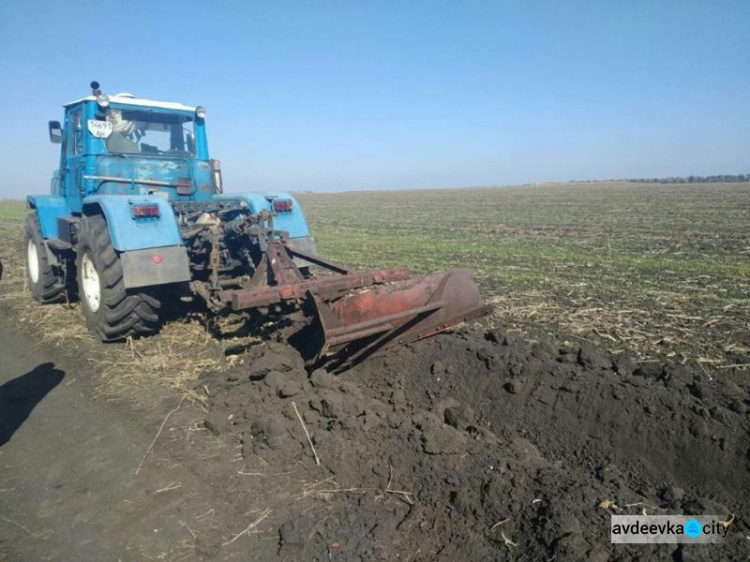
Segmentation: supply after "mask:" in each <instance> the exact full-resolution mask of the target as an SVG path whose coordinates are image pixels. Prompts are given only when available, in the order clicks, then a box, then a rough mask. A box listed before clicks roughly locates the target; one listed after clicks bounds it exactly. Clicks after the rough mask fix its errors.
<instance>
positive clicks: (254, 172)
mask: <svg viewBox="0 0 750 562" xmlns="http://www.w3.org/2000/svg"><path fill="white" fill-rule="evenodd" d="M0 31H1V33H0V55H2V58H1V59H0V60H2V63H0V82H1V83H2V85H3V87H2V90H1V91H0V102H1V103H0V107H2V108H3V109H4V110H5V116H4V119H3V127H2V129H0V131H1V132H0V135H2V137H1V138H2V141H3V142H2V146H3V150H4V153H5V154H4V160H5V162H6V166H5V172H4V174H3V180H2V182H0V198H2V197H16V196H17V197H20V196H23V195H26V194H28V193H33V192H42V193H44V192H47V190H48V185H49V177H50V175H51V173H52V170H53V168H54V167H55V165H56V164H57V161H58V152H57V150H58V147H57V146H56V145H51V144H49V142H48V140H47V132H46V122H47V121H48V120H50V119H59V118H60V117H61V113H62V109H61V107H60V106H61V105H62V104H63V103H64V102H67V101H70V100H72V99H75V98H77V97H80V96H82V95H86V94H87V93H88V91H89V90H88V83H89V82H90V81H91V80H93V79H96V80H98V81H99V82H101V84H102V88H103V90H104V91H105V92H109V93H116V92H120V91H129V92H133V93H135V94H136V95H139V96H143V97H149V98H153V99H165V100H175V101H183V102H186V103H189V104H194V105H197V104H200V105H204V106H205V107H206V108H207V109H208V116H207V124H208V128H209V143H210V150H211V154H212V156H213V157H216V158H220V159H221V160H222V164H223V169H224V179H225V184H226V186H227V190H229V191H240V190H254V189H264V188H267V189H314V190H344V189H378V188H422V187H458V186H468V185H499V184H516V183H527V182H541V181H567V180H571V179H596V178H612V177H644V176H649V177H650V176H669V175H690V174H697V175H709V174H716V173H745V172H748V171H750V161H749V160H748V153H749V151H750V2H748V1H746V0H740V1H721V0H717V1H709V0H706V1H701V2H698V1H691V0H672V1H659V0H642V1H636V0H631V1H628V0H617V1H615V0H601V1H594V0H589V1H544V2H542V1H538V2H537V1H529V0H526V1H523V2H521V1H512V2H511V1H507V2H506V1H471V0H467V1H458V0H455V1H450V2H447V1H440V0H430V1H417V0H414V1H390V0H368V1H365V0H358V1H354V0H349V1H345V0H318V1H315V0H299V1H294V2H292V1H283V0H281V1H278V0H277V1H271V0H268V1H266V2H257V1H247V2H212V3H206V2H191V1H184V2H175V3H171V2H139V1H129V2H117V3H114V2H72V3H65V2H60V1H59V0H56V1H54V2H35V1H33V0H32V1H23V2H21V1H17V0H3V1H2V2H0Z"/></svg>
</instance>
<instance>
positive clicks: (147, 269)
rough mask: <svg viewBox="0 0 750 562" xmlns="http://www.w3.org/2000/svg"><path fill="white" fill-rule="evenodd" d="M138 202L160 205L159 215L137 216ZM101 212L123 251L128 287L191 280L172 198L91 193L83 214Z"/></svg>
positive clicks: (119, 250)
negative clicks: (168, 199)
mask: <svg viewBox="0 0 750 562" xmlns="http://www.w3.org/2000/svg"><path fill="white" fill-rule="evenodd" d="M136 205H158V207H159V216H158V217H149V218H145V219H136V218H135V217H134V215H133V207H134V206H136ZM97 213H101V214H102V215H104V219H105V220H106V222H107V227H108V229H109V235H110V239H111V240H112V246H113V247H114V249H115V250H117V252H118V253H119V254H120V259H121V261H122V268H123V277H124V282H125V287H126V288H128V289H131V288H136V287H150V286H154V285H163V284H166V283H179V282H183V281H190V260H189V258H188V254H187V250H186V249H185V247H184V246H183V245H182V238H181V237H180V229H179V227H178V226H177V219H176V218H175V215H174V211H173V210H172V207H171V206H170V204H169V202H168V201H167V200H166V199H164V198H163V197H160V196H158V195H92V196H90V197H86V198H85V199H84V200H83V214H84V215H87V216H88V215H94V214H97Z"/></svg>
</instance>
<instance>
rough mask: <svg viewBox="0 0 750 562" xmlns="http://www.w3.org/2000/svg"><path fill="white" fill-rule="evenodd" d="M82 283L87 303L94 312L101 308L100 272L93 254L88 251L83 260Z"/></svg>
mask: <svg viewBox="0 0 750 562" xmlns="http://www.w3.org/2000/svg"><path fill="white" fill-rule="evenodd" d="M81 285H82V286H83V296H84V297H85V298H86V304H88V307H89V308H90V309H91V311H92V312H96V311H98V310H99V305H100V304H101V298H102V289H101V284H100V283H99V272H98V271H96V266H95V265H94V261H93V260H92V259H91V256H90V255H89V254H88V253H86V254H84V256H83V260H81Z"/></svg>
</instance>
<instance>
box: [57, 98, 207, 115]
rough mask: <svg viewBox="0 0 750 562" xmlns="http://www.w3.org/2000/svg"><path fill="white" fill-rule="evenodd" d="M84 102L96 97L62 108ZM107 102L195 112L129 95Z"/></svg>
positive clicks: (183, 106)
mask: <svg viewBox="0 0 750 562" xmlns="http://www.w3.org/2000/svg"><path fill="white" fill-rule="evenodd" d="M84 101H96V96H86V97H85V98H79V99H77V100H73V101H71V102H68V103H66V104H65V105H63V107H70V106H71V105H76V104H78V103H81V102H84ZM109 101H110V103H122V104H125V105H134V106H137V107H158V108H159V109H174V110H176V111H190V112H194V111H195V107H193V106H189V105H183V104H181V103H176V102H171V101H156V100H148V99H145V98H136V97H133V96H131V95H130V94H126V95H123V94H115V95H114V96H109Z"/></svg>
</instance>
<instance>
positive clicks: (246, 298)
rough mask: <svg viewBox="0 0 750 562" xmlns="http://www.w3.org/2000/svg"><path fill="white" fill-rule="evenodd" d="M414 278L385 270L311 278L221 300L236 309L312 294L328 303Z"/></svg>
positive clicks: (231, 294) (234, 293) (222, 294)
mask: <svg viewBox="0 0 750 562" xmlns="http://www.w3.org/2000/svg"><path fill="white" fill-rule="evenodd" d="M410 277H411V273H410V272H409V270H408V269H406V268H399V269H382V270H373V271H365V272H360V273H350V274H349V275H337V276H335V277H328V278H325V279H311V280H307V281H300V282H299V283H291V284H288V285H274V286H269V287H260V288H252V289H250V288H248V289H242V290H239V291H221V292H220V293H219V298H220V299H221V300H222V301H224V302H227V303H230V304H231V306H232V309H233V310H244V309H247V308H255V307H258V306H267V305H269V304H275V303H279V302H282V301H289V300H302V299H303V298H304V297H305V296H306V295H307V293H308V292H311V293H313V294H314V295H316V296H318V297H320V298H321V299H323V300H325V301H328V300H332V299H335V298H338V297H341V296H343V295H344V294H346V293H347V292H348V291H351V290H353V289H358V288H361V287H367V286H369V285H377V284H382V283H388V282H391V281H403V280H406V279H409V278H410Z"/></svg>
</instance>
